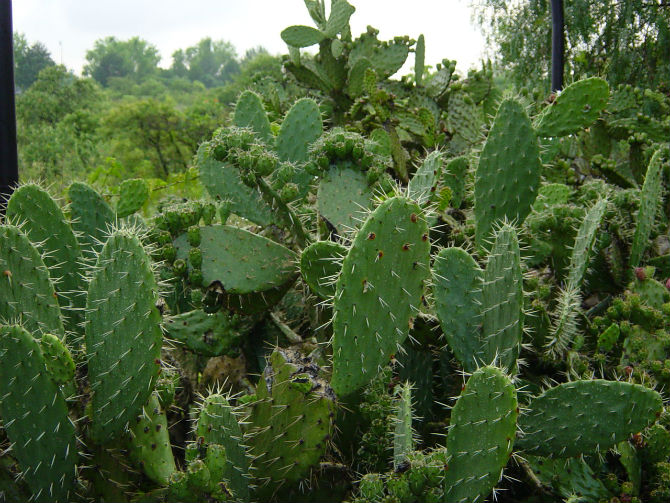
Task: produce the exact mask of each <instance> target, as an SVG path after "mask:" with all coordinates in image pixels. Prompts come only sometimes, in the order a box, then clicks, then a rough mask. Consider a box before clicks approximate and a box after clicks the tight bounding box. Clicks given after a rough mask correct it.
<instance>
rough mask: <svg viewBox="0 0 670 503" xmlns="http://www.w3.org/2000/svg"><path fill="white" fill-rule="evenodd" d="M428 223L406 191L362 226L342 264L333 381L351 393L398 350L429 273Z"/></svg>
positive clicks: (336, 304)
mask: <svg viewBox="0 0 670 503" xmlns="http://www.w3.org/2000/svg"><path fill="white" fill-rule="evenodd" d="M429 262H430V242H429V239H428V224H427V223H426V221H425V220H424V218H423V214H422V212H421V209H420V208H419V206H418V205H417V204H416V203H414V202H412V201H410V200H408V199H406V198H404V197H401V196H396V197H392V198H390V199H387V200H386V201H384V202H383V203H382V204H381V205H379V207H378V208H377V209H376V210H375V211H374V212H372V213H371V214H370V216H369V217H368V219H367V220H366V221H365V223H364V224H363V226H362V227H361V229H360V231H359V232H358V234H356V237H355V239H354V242H353V244H352V246H351V248H350V250H349V253H348V254H347V256H346V257H345V259H344V262H343V264H342V273H341V274H340V277H339V279H338V281H337V287H336V293H335V299H334V315H333V378H332V386H333V389H334V390H335V392H336V393H337V394H338V395H340V396H346V395H349V394H350V393H352V392H354V391H356V390H358V389H360V388H361V387H363V386H364V385H366V384H367V383H368V382H370V380H371V379H372V378H373V377H374V376H375V375H377V372H378V370H379V369H380V368H381V367H382V366H384V365H386V364H387V363H388V360H389V358H390V357H391V355H392V354H394V353H396V351H398V350H399V348H400V345H401V344H402V343H403V342H404V340H405V338H406V337H407V335H408V332H409V327H410V325H411V324H412V320H413V318H414V317H415V316H416V315H417V314H418V313H419V305H420V303H421V299H422V296H423V291H424V286H425V282H426V281H427V280H428V278H429V276H430V270H429V267H428V266H429Z"/></svg>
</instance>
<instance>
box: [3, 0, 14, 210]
mask: <svg viewBox="0 0 670 503" xmlns="http://www.w3.org/2000/svg"><path fill="white" fill-rule="evenodd" d="M13 36H14V32H13V30H12V0H0V215H2V214H4V207H5V203H6V202H7V199H9V196H10V195H11V193H12V190H13V188H14V186H15V185H16V183H17V182H18V181H19V163H18V153H17V149H16V108H15V102H14V40H13Z"/></svg>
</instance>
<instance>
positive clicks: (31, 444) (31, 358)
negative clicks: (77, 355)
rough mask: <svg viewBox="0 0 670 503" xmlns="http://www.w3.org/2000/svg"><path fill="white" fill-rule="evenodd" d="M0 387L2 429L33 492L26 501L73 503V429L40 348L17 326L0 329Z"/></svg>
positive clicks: (74, 459)
mask: <svg viewBox="0 0 670 503" xmlns="http://www.w3.org/2000/svg"><path fill="white" fill-rule="evenodd" d="M0 382H2V383H3V389H2V395H1V396H0V415H2V423H3V424H2V426H3V428H4V430H5V432H6V434H7V436H8V437H9V441H10V442H11V443H12V445H13V449H12V455H13V456H15V457H16V459H17V460H18V462H19V466H20V468H21V470H22V474H21V475H22V477H23V479H24V480H25V481H26V483H27V485H28V487H29V488H30V490H31V491H32V493H33V494H32V497H31V501H37V502H57V503H60V502H63V503H65V502H68V501H72V500H71V494H70V493H71V491H72V490H73V489H74V480H75V464H76V462H77V457H78V456H77V443H76V438H75V430H74V425H73V424H72V422H71V421H70V418H69V417H68V411H67V405H66V404H65V399H64V398H63V395H62V393H61V391H60V389H59V387H58V385H57V384H56V383H55V382H53V380H52V379H51V376H50V375H49V372H48V371H47V369H46V366H45V362H44V357H43V355H42V350H41V349H40V347H39V344H38V343H37V341H36V340H35V339H34V338H33V336H32V335H30V334H29V333H28V331H26V329H24V328H23V327H21V326H18V325H10V326H0Z"/></svg>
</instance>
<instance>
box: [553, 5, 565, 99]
mask: <svg viewBox="0 0 670 503" xmlns="http://www.w3.org/2000/svg"><path fill="white" fill-rule="evenodd" d="M564 24H565V22H564V19H563V0H551V91H552V92H556V91H560V90H561V89H563V67H564V66H565V34H564V29H563V28H564Z"/></svg>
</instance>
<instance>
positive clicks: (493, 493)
mask: <svg viewBox="0 0 670 503" xmlns="http://www.w3.org/2000/svg"><path fill="white" fill-rule="evenodd" d="M326 4H329V5H330V8H328V5H326ZM305 5H306V7H307V11H308V13H309V15H310V18H311V19H312V21H313V26H302V25H295V26H290V27H288V28H286V29H285V30H284V31H282V32H281V38H282V39H283V40H284V41H285V42H286V43H287V45H288V55H287V56H286V57H284V58H283V61H282V64H283V70H284V72H283V74H282V76H281V78H280V81H275V78H274V77H270V76H267V77H263V79H261V80H260V81H259V80H257V79H253V80H250V81H249V89H247V90H245V91H243V92H241V93H240V95H239V97H238V99H237V103H236V105H235V106H234V108H231V110H230V114H228V118H227V119H226V121H225V122H224V123H223V124H222V125H221V127H219V128H218V129H217V130H216V131H215V132H214V133H213V134H212V136H211V138H210V139H209V140H208V141H205V142H204V143H203V144H202V145H201V146H200V148H199V149H198V151H197V154H196V156H195V158H194V160H193V163H194V165H195V166H197V169H198V171H199V177H198V178H199V183H202V186H203V187H204V189H205V192H204V193H203V197H202V198H201V199H194V198H193V197H190V196H189V197H182V194H174V188H171V189H170V192H171V193H173V195H172V196H165V197H162V195H161V194H162V192H159V191H154V190H150V187H152V188H153V187H154V186H153V185H152V184H150V183H149V182H148V181H146V180H143V179H133V178H129V179H127V180H125V181H123V182H122V183H120V184H119V186H118V187H113V188H109V187H105V186H104V185H100V180H96V179H95V178H91V179H90V181H91V185H88V184H85V183H83V182H74V183H72V184H71V185H70V186H69V188H67V190H66V191H64V192H63V193H64V194H66V200H67V201H66V202H61V201H60V199H59V198H57V197H55V196H54V194H55V192H54V191H53V189H47V188H44V187H43V186H41V185H39V184H37V183H25V184H23V185H20V186H19V187H17V189H16V190H15V192H14V194H13V195H12V197H11V198H10V199H9V201H8V204H7V207H6V217H3V218H2V221H0V453H1V455H0V500H2V501H37V502H40V501H45V502H47V501H48V502H51V501H54V502H69V501H119V502H126V503H130V502H154V503H164V502H175V503H178V502H197V501H211V502H245V503H246V502H249V503H254V502H270V503H271V502H275V501H328V502H331V501H332V502H355V503H373V502H374V503H380V502H384V503H415V502H446V503H456V502H464V503H465V502H468V503H469V502H481V503H483V502H485V501H494V500H495V498H499V499H500V500H501V501H518V502H520V503H529V502H535V501H571V502H577V501H588V502H597V503H603V502H608V503H614V502H617V501H619V502H623V501H628V502H631V503H634V502H639V503H643V502H650V503H660V502H666V501H667V500H668V495H670V419H669V418H670V411H669V410H668V408H667V405H666V404H665V402H664V398H665V393H666V391H667V389H668V387H669V386H670V336H669V335H668V334H670V321H668V315H669V314H670V280H669V279H668V277H669V276H670V265H669V264H670V248H669V246H668V238H667V236H668V229H669V228H670V224H669V222H670V205H668V204H667V201H668V192H667V183H666V182H667V180H666V178H667V176H666V175H667V173H668V172H669V171H670V164H669V162H668V150H667V145H666V144H667V138H668V136H669V135H670V127H669V126H668V119H667V117H668V114H670V99H668V97H667V96H666V95H664V94H662V93H660V92H656V91H652V90H641V89H635V88H633V87H630V86H620V87H618V88H614V89H612V92H610V89H609V85H608V84H607V83H606V82H605V81H604V80H602V79H599V78H589V79H585V80H580V81H576V82H574V83H573V84H571V85H570V86H568V87H566V89H565V90H564V91H563V92H561V93H558V94H557V95H555V96H552V97H550V98H549V99H547V100H544V101H543V100H539V101H537V102H536V101H535V100H533V99H532V97H531V95H530V94H529V93H526V92H525V91H524V92H521V94H520V95H519V96H518V97H509V96H510V95H509V94H505V95H504V97H503V92H502V90H501V89H500V88H499V87H498V82H499V80H498V79H497V78H494V69H493V66H492V65H491V64H485V65H483V66H482V68H481V69H480V70H471V71H470V72H468V73H467V75H466V74H461V73H460V72H459V71H457V70H456V63H455V62H454V61H450V60H447V59H445V60H442V62H441V63H439V64H437V65H435V67H434V68H433V67H431V66H428V64H427V60H426V55H427V54H428V53H427V52H426V39H425V37H424V36H423V35H420V34H416V36H417V38H416V39H413V38H410V37H409V36H400V37H395V38H392V39H390V40H388V41H381V40H380V39H379V38H378V36H379V31H378V30H376V29H375V28H373V27H368V28H367V30H366V31H365V32H364V33H362V34H360V35H358V36H357V35H356V34H353V33H352V31H351V24H350V21H351V18H352V16H353V15H354V14H355V8H354V6H352V5H351V4H350V3H349V2H348V1H347V0H332V2H325V0H306V1H305ZM408 60H409V62H410V63H413V68H412V72H411V74H410V75H406V76H403V77H396V76H395V74H396V73H397V72H402V68H404V67H406V66H405V63H406V62H407V61H408ZM188 193H189V194H193V193H198V191H191V190H189V191H188Z"/></svg>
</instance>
